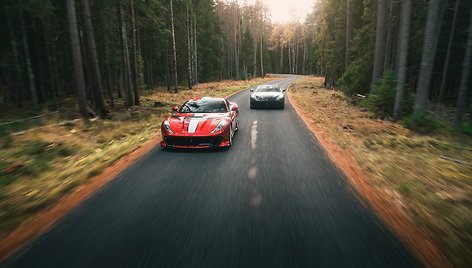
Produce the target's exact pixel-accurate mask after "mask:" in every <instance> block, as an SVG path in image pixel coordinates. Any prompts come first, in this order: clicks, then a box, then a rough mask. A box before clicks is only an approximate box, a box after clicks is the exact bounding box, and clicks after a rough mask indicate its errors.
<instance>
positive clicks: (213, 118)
mask: <svg viewBox="0 0 472 268" xmlns="http://www.w3.org/2000/svg"><path fill="white" fill-rule="evenodd" d="M167 120H168V121H169V124H170V128H171V129H172V131H173V132H174V133H175V134H191V135H207V134H209V133H210V132H211V131H213V130H214V129H215V128H216V126H217V125H218V124H219V123H220V122H221V121H222V120H230V118H229V113H176V114H174V115H172V116H170V117H169V118H168V119H167Z"/></svg>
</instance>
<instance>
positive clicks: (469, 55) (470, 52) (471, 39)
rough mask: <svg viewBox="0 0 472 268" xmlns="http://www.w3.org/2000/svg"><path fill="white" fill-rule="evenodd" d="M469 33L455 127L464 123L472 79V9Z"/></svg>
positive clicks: (471, 11)
mask: <svg viewBox="0 0 472 268" xmlns="http://www.w3.org/2000/svg"><path fill="white" fill-rule="evenodd" d="M469 16H470V21H469V33H468V34H467V47H466V51H465V56H464V62H463V63H462V78H461V86H460V89H459V96H458V99H457V108H456V116H455V118H454V125H455V126H459V125H460V124H461V123H462V117H463V115H464V110H465V108H466V99H467V90H468V84H469V80H470V79H469V78H470V69H471V66H470V65H471V61H472V8H471V10H470V15H469Z"/></svg>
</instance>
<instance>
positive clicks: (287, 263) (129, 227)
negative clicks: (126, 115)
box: [2, 77, 420, 267]
mask: <svg viewBox="0 0 472 268" xmlns="http://www.w3.org/2000/svg"><path fill="white" fill-rule="evenodd" d="M293 79H294V77H288V78H286V79H284V80H282V81H278V82H275V83H278V84H279V85H281V87H287V86H288V85H289V84H290V83H291V82H292V81H293ZM249 95H250V93H249V91H248V90H246V91H244V92H241V93H239V94H237V95H235V96H233V97H231V98H230V100H231V101H234V102H237V103H238V104H239V107H240V128H239V132H238V133H237V134H236V136H235V139H234V144H233V148H231V149H230V150H228V151H217V152H208V151H180V152H169V151H164V150H162V149H160V148H155V149H153V150H152V151H151V152H150V153H149V154H147V155H145V156H144V157H142V158H141V159H140V160H139V161H138V162H137V163H136V164H134V165H133V166H131V167H130V168H128V169H126V170H125V171H124V172H122V174H121V175H119V176H118V177H117V178H116V179H115V180H113V181H112V182H111V183H109V184H108V185H106V186H105V187H104V188H102V189H101V190H99V191H98V192H97V193H96V194H94V195H93V196H92V197H91V198H89V199H88V200H86V201H85V202H83V203H82V204H81V205H80V206H79V207H77V208H76V209H74V210H73V211H71V212H70V213H69V214H68V215H67V216H66V217H64V218H63V219H62V220H61V221H60V222H59V223H57V224H56V226H55V227H54V228H53V229H52V230H50V231H49V232H47V233H45V234H43V235H42V236H40V237H39V238H37V239H36V240H35V241H33V242H32V243H30V245H28V246H27V247H26V248H24V249H23V250H21V251H20V252H18V253H17V254H15V255H14V256H12V257H11V258H10V259H8V260H7V261H6V262H5V263H3V264H2V266H7V267H417V266H420V264H419V263H418V262H417V260H416V259H415V258H414V257H413V256H412V254H411V253H410V252H409V251H408V250H407V249H406V248H405V247H404V246H403V245H402V244H401V243H400V242H399V239H398V238H397V237H396V236H395V235H393V234H392V233H391V232H390V231H389V230H388V229H387V228H386V227H385V226H384V225H383V224H382V223H381V221H380V220H379V219H378V218H377V216H376V215H375V214H374V213H373V212H372V211H371V210H370V209H369V208H368V207H367V206H366V205H364V204H363V203H362V201H360V198H359V197H358V196H357V194H356V193H355V191H354V190H352V188H351V187H350V186H349V184H348V182H347V179H346V178H345V177H344V176H343V175H342V173H341V172H340V171H339V170H338V169H337V168H336V167H335V166H334V165H333V164H332V163H331V162H330V160H329V159H328V157H327V156H326V154H325V152H324V151H323V149H322V148H321V146H320V145H319V143H318V142H317V141H316V140H315V138H313V136H312V135H311V133H310V132H309V131H308V130H307V129H306V127H305V125H304V124H303V122H302V121H301V120H300V119H299V118H298V116H297V114H296V113H295V111H294V110H293V108H292V106H291V105H290V104H289V102H288V100H286V106H285V110H250V109H249Z"/></svg>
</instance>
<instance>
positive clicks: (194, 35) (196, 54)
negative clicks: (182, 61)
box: [192, 12, 198, 85]
mask: <svg viewBox="0 0 472 268" xmlns="http://www.w3.org/2000/svg"><path fill="white" fill-rule="evenodd" d="M192 14H193V12H192ZM192 18H194V21H193V49H194V53H193V57H194V58H193V64H194V67H193V71H194V74H193V84H194V85H197V84H198V50H197V17H196V16H192Z"/></svg>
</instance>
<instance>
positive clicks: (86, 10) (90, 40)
mask: <svg viewBox="0 0 472 268" xmlns="http://www.w3.org/2000/svg"><path fill="white" fill-rule="evenodd" d="M80 4H81V11H82V20H83V24H84V36H85V47H86V49H87V57H88V63H89V67H90V71H91V76H92V84H93V89H92V92H93V95H94V104H95V111H96V112H97V113H98V114H99V115H100V117H102V118H103V117H105V116H106V111H105V105H104V103H103V87H102V78H101V74H100V68H99V66H98V57H97V48H96V45H95V37H94V34H93V25H92V17H91V15H90V6H89V0H80Z"/></svg>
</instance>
